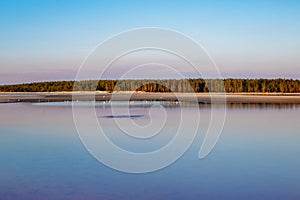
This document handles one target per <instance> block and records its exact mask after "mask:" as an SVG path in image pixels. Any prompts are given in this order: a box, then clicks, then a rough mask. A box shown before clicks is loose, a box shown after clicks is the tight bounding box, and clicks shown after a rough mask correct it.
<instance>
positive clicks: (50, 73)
mask: <svg viewBox="0 0 300 200" xmlns="http://www.w3.org/2000/svg"><path fill="white" fill-rule="evenodd" d="M299 10H300V1H296V0H295V1H275V0H274V1H247V0H245V1H225V0H224V1H221V0H220V1H163V2H162V1H76V0H74V1H71V0H69V1H68V0H66V1H58V0H57V1H55V0H52V1H46V0H45V1H40V0H35V1H32V0H23V1H21V0H19V1H16V0H2V1H0V27H1V31H0V44H1V48H0V69H1V71H0V83H9V82H23V81H26V82H27V81H35V80H59V79H72V78H74V75H75V72H76V70H77V69H78V67H79V66H80V64H81V62H82V61H83V59H84V58H85V57H86V56H87V54H88V53H89V51H90V50H91V49H93V48H94V47H95V46H96V45H97V44H98V43H100V42H102V41H104V40H105V39H107V38H109V37H110V36H112V35H115V34H117V33H119V32H122V31H125V30H129V29H133V28H138V27H162V28H168V29H174V30H177V31H179V32H182V33H184V34H186V35H188V36H190V37H191V38H193V39H194V40H196V41H197V42H199V43H200V44H202V45H203V46H204V47H205V48H206V50H207V51H208V52H209V53H210V55H211V56H212V58H213V59H214V61H215V62H216V63H217V65H218V67H219V69H220V71H221V72H222V74H223V76H224V77H268V78H273V77H286V78H300V66H299V63H300V56H299V55H300V12H299Z"/></svg>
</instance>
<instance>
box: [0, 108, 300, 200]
mask: <svg viewBox="0 0 300 200" xmlns="http://www.w3.org/2000/svg"><path fill="white" fill-rule="evenodd" d="M133 109H134V110H133V113H147V110H143V107H137V108H133ZM167 109H168V112H169V114H170V117H171V119H172V118H174V117H176V113H177V112H178V111H179V110H178V109H176V108H174V107H171V108H167ZM185 109H195V108H192V107H186V108H185ZM97 110H98V112H99V115H104V114H107V113H109V112H108V110H107V108H105V109H104V108H103V107H98V108H97ZM209 111H210V110H209V108H207V107H201V119H202V120H201V122H200V129H199V135H198V137H197V138H196V140H195V141H194V143H193V145H192V146H191V148H190V149H189V150H188V151H187V152H186V153H185V154H184V156H183V157H181V158H180V159H179V160H178V161H177V162H175V163H174V164H172V165H171V166H169V167H167V168H165V169H163V170H160V171H157V172H153V173H149V174H141V175H132V174H126V173H121V172H117V171H115V170H111V169H110V168H107V167H105V166H103V165H102V164H100V163H98V162H97V161H96V160H95V159H94V158H93V157H92V156H91V155H90V154H89V153H88V152H87V151H86V150H85V149H84V147H83V145H82V144H81V143H80V140H79V138H78V136H77V133H76V130H75V127H74V123H73V120H72V111H71V107H70V106H62V105H61V104H59V106H55V104H54V105H51V104H48V105H47V106H32V105H31V104H0V113H1V115H0V163H1V165H0V177H1V179H0V195H1V198H4V199H13V198H14V199H20V198H27V199H41V198H44V197H45V196H47V198H49V199H58V198H60V199H71V198H79V199H83V198H88V199H99V198H100V199H111V198H112V199H133V198H138V199H144V198H146V197H147V198H151V199H158V198H161V197H164V198H167V199H176V198H179V199H200V198H201V199H202V198H204V199H212V198H214V199H236V198H238V199H260V198H263V199H274V198H279V199H299V197H300V193H299V185H300V173H299V168H300V160H299V153H300V146H299V140H300V135H299V130H300V123H299V117H298V116H299V111H300V110H299V106H298V107H276V106H274V107H272V106H271V107H270V106H267V107H264V108H263V107H253V106H252V107H251V106H249V107H245V106H244V107H240V106H239V107H237V108H232V107H230V108H228V110H227V117H226V122H225V126H224V130H223V133H222V135H221V138H220V140H219V142H218V144H217V145H216V147H215V149H214V150H213V151H212V153H211V154H210V155H209V156H208V157H206V158H205V159H203V160H199V159H198V157H197V156H198V151H199V148H200V145H201V142H202V140H203V134H202V133H203V132H204V131H205V125H206V124H207V122H208V120H209V118H210V117H209V116H210V115H209V113H210V112H209ZM157 114H159V113H154V116H156V117H159V115H157ZM177 114H178V113H177ZM142 119H143V118H139V120H142ZM145 119H146V118H145ZM105 120H106V121H107V120H109V119H105ZM125 120H126V119H125ZM191 120H192V119H191ZM102 125H105V122H104V123H103V124H102ZM106 125H107V127H106V128H107V130H109V129H110V130H111V133H113V129H114V126H112V123H111V122H107V123H106ZM115 130H117V129H115ZM187 134H188V133H187ZM114 137H115V136H112V139H113V140H114V141H115V142H117V143H118V144H122V141H121V140H118V138H114ZM167 138H168V137H167ZM163 141H164V139H163ZM123 144H124V141H123ZM127 145H136V143H134V142H132V143H127ZM148 145H149V144H148ZM137 147H139V146H137ZM140 148H144V147H142V146H140Z"/></svg>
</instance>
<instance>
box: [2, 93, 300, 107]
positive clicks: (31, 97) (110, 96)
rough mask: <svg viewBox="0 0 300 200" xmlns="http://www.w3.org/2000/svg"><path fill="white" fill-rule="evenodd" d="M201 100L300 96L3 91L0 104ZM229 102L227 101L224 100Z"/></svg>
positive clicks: (292, 96) (294, 98)
mask: <svg viewBox="0 0 300 200" xmlns="http://www.w3.org/2000/svg"><path fill="white" fill-rule="evenodd" d="M72 99H73V100H78V101H89V100H95V101H110V100H115V101H127V100H130V101H195V100H196V101H198V102H199V103H225V102H226V103H272V104H276V103H289V104H290V103H297V104H300V93H226V98H224V95H222V94H220V93H176V94H174V93H167V92H166V93H158V92H157V93H147V92H133V93H132V92H116V93H108V92H0V103H17V102H32V103H33V102H60V101H72ZM224 100H226V101H224Z"/></svg>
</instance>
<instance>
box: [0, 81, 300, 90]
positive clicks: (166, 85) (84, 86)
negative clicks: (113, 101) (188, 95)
mask: <svg viewBox="0 0 300 200" xmlns="http://www.w3.org/2000/svg"><path fill="white" fill-rule="evenodd" d="M73 90H75V91H96V90H98V91H107V92H111V91H143V92H224V91H226V92H229V93H241V92H262V93H265V92H271V93H272V92H279V93H299V92H300V80H292V79H224V80H223V79H205V80H204V79H181V80H176V79H166V80H100V81H97V80H87V81H77V82H74V81H55V82H54V81H52V82H35V83H25V84H15V85H2V86H0V91H1V92H55V91H73Z"/></svg>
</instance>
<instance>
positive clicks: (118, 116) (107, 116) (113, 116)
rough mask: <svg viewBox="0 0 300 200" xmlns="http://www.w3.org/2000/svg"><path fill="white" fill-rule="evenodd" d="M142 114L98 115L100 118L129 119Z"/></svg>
mask: <svg viewBox="0 0 300 200" xmlns="http://www.w3.org/2000/svg"><path fill="white" fill-rule="evenodd" d="M143 116H144V115H105V116H100V118H108V119H113V118H129V119H135V118H139V117H143Z"/></svg>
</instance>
